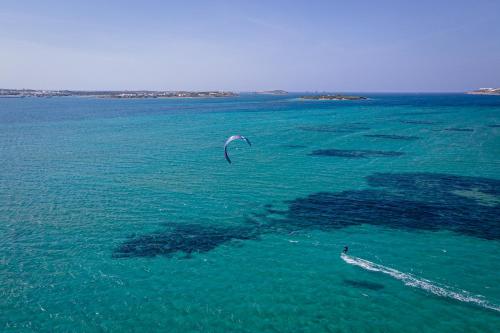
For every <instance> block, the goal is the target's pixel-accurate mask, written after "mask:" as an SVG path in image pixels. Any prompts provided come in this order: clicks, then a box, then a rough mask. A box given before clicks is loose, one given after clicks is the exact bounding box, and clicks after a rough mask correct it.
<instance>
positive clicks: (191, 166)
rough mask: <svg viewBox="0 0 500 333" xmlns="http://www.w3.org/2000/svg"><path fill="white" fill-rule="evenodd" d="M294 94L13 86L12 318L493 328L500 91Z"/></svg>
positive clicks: (3, 323)
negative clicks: (28, 90)
mask: <svg viewBox="0 0 500 333" xmlns="http://www.w3.org/2000/svg"><path fill="white" fill-rule="evenodd" d="M296 97H297V96H295V95H290V96H258V95H242V96H241V97H238V98H228V99H171V100H165V99H155V100H107V99H92V98H50V99H36V98H24V99H0V156H1V158H2V168H1V169H0V248H1V249H2V250H1V252H0V328H1V329H0V331H6V332H31V331H37V332H53V331H72V332H74V331H82V332H83V331H85V332H94V331H95V332H102V331H106V332H124V331H125V332H127V331H136V330H140V329H141V330H146V331H166V330H168V331H169V332H190V331H192V332H197V331H203V332H221V331H238V332H271V331H278V332H331V331H333V332H422V331H432V332H457V331H474V332H494V331H497V330H498V328H499V327H500V313H499V312H498V308H499V306H500V284H499V283H498V282H499V281H500V275H499V271H500V261H499V257H498V254H499V253H500V136H499V134H500V128H498V125H497V124H499V123H500V97H496V96H473V95H453V94H446V95H438V94H411V95H390V94H376V95H371V94H369V97H370V99H369V100H364V101H301V100H299V99H297V98H296ZM232 134H243V135H246V136H247V137H249V138H250V140H251V141H252V144H253V145H252V147H248V146H247V145H246V144H245V143H244V142H241V143H240V142H234V143H233V144H232V145H231V147H230V155H231V159H232V161H233V164H232V165H229V164H227V162H226V161H225V159H224V155H223V150H222V145H223V143H224V140H225V139H226V137H228V136H229V135H232ZM408 138H412V139H408ZM414 138H416V139H414ZM346 244H348V245H349V248H350V250H349V258H351V261H352V262H351V263H349V262H347V261H346V260H343V258H342V257H341V256H340V251H341V249H342V248H343V246H344V245H346ZM344 259H345V257H344ZM397 277H403V278H401V279H398V278H397ZM440 288H441V289H440ZM467 300H469V301H467ZM470 300H473V301H470ZM485 305H486V306H485Z"/></svg>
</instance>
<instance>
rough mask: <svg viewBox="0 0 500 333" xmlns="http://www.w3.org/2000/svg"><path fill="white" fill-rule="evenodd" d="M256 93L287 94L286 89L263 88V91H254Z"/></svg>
mask: <svg viewBox="0 0 500 333" xmlns="http://www.w3.org/2000/svg"><path fill="white" fill-rule="evenodd" d="M255 93H256V94H259V95H287V94H288V91H285V90H265V91H256V92H255Z"/></svg>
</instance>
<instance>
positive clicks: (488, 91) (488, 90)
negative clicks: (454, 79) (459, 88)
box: [466, 88, 500, 95]
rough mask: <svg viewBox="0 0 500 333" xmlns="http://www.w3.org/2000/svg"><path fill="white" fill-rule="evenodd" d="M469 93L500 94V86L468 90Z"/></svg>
mask: <svg viewBox="0 0 500 333" xmlns="http://www.w3.org/2000/svg"><path fill="white" fill-rule="evenodd" d="M466 94H468V95H500V88H479V89H477V90H472V91H467V92H466Z"/></svg>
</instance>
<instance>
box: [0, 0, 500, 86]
mask: <svg viewBox="0 0 500 333" xmlns="http://www.w3.org/2000/svg"><path fill="white" fill-rule="evenodd" d="M490 86H495V87H498V86H500V0H492V1H481V0H474V1H471V0H467V1H462V0H454V1H451V0H450V1H439V0H434V1H421V0H419V1H404V0H400V1H382V0H377V1H375V0H373V1H347V0H342V1H335V0H330V1H314V0H309V1H295V0H294V1H291V0H289V1H272V0H269V1H236V0H233V1H217V0H210V1H127V0H121V1H102V0H101V1H91V0H85V1H76V0H75V1H49V0H45V1H4V0H0V88H2V87H3V88H35V89H42V88H45V89H86V90H90V89H166V90H180V89H186V90H205V89H213V90H218V89H225V90H235V91H250V90H261V89H285V90H289V91H313V90H319V91H463V90H467V89H472V88H478V87H490Z"/></svg>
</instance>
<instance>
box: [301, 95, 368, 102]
mask: <svg viewBox="0 0 500 333" xmlns="http://www.w3.org/2000/svg"><path fill="white" fill-rule="evenodd" d="M300 98H301V99H307V100H319V101H330V100H331V101H357V100H362V99H368V97H364V96H346V95H306V96H301V97H300Z"/></svg>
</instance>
